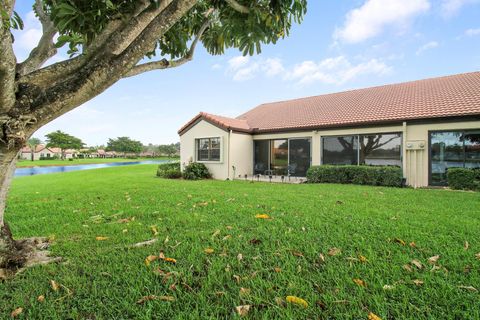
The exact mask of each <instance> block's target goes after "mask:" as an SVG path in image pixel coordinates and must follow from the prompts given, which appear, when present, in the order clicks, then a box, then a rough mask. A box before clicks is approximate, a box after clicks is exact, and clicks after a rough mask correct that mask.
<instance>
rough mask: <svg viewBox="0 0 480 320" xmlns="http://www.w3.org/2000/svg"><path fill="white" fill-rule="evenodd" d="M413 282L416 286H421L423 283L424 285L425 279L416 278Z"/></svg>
mask: <svg viewBox="0 0 480 320" xmlns="http://www.w3.org/2000/svg"><path fill="white" fill-rule="evenodd" d="M412 282H413V284H415V285H416V286H418V287H420V286H421V285H423V281H422V280H420V279H415V280H413V281H412Z"/></svg>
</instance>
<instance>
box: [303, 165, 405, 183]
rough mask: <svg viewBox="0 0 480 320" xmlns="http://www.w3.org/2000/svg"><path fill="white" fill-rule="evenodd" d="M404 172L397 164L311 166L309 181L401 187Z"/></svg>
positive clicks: (308, 175) (308, 174) (308, 172)
mask: <svg viewBox="0 0 480 320" xmlns="http://www.w3.org/2000/svg"><path fill="white" fill-rule="evenodd" d="M402 180H403V173H402V169H401V168H400V167H395V166H341V165H338V166H334V165H322V166H313V167H310V169H308V171H307V181H308V182H310V183H352V184H363V185H371V186H388V187H401V186H402Z"/></svg>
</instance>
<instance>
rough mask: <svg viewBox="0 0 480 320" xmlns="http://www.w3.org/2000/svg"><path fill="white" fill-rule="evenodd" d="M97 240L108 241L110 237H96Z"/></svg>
mask: <svg viewBox="0 0 480 320" xmlns="http://www.w3.org/2000/svg"><path fill="white" fill-rule="evenodd" d="M95 240H97V241H105V240H108V237H102V236H98V237H95Z"/></svg>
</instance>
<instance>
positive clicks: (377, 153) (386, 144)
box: [359, 133, 402, 166]
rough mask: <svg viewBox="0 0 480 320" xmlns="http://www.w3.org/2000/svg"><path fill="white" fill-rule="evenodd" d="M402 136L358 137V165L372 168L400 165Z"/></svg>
mask: <svg viewBox="0 0 480 320" xmlns="http://www.w3.org/2000/svg"><path fill="white" fill-rule="evenodd" d="M401 149H402V135H401V134H399V133H393V134H375V135H361V136H360V157H359V158H360V164H366V165H374V166H401V165H402V152H401Z"/></svg>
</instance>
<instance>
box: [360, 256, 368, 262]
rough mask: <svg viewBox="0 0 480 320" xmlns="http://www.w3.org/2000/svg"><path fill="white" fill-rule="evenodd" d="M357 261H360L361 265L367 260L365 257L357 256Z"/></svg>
mask: <svg viewBox="0 0 480 320" xmlns="http://www.w3.org/2000/svg"><path fill="white" fill-rule="evenodd" d="M358 260H360V262H362V263H365V262H368V260H367V258H366V257H365V256H362V255H358Z"/></svg>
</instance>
